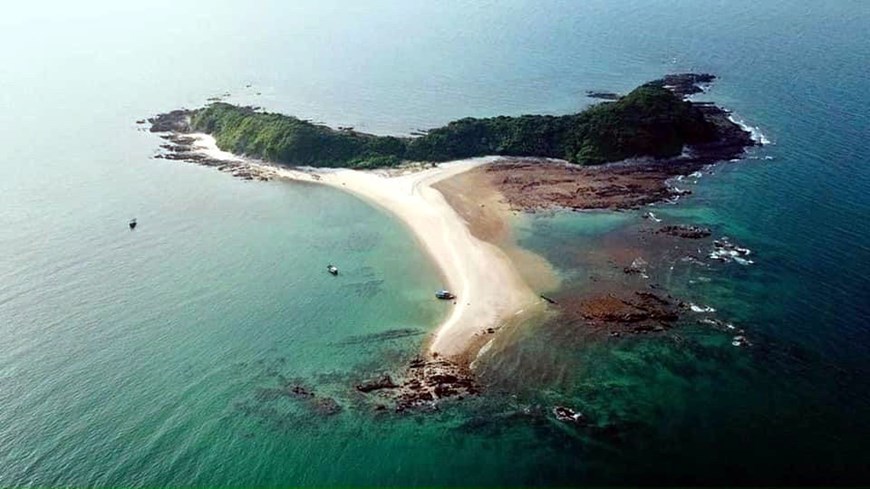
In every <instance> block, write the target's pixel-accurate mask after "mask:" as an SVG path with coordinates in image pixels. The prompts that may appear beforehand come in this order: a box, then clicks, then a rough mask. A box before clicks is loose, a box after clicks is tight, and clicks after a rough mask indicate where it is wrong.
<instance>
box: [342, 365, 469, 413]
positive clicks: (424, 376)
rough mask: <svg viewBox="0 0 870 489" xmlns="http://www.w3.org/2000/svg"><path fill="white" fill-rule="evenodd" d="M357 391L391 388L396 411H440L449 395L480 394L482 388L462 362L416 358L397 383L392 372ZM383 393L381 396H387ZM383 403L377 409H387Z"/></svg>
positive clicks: (386, 389) (388, 389)
mask: <svg viewBox="0 0 870 489" xmlns="http://www.w3.org/2000/svg"><path fill="white" fill-rule="evenodd" d="M356 390H357V391H359V392H362V393H365V394H370V395H377V394H376V393H375V391H387V392H389V394H388V397H389V398H392V400H393V401H394V403H395V412H397V413H401V412H406V411H409V410H424V411H425V410H436V409H438V403H439V401H442V400H444V399H448V398H457V399H461V398H463V397H465V396H470V395H474V394H477V393H478V392H479V388H478V386H477V384H476V383H475V381H474V376H473V374H472V373H471V371H470V370H469V369H468V368H467V367H465V366H463V365H460V364H459V363H456V362H452V361H450V360H444V359H433V360H426V359H423V358H415V359H414V360H412V361H411V363H410V364H409V366H408V370H407V371H406V375H405V378H404V379H402V381H401V383H400V384H396V383H395V382H394V381H393V379H392V378H391V377H390V376H389V375H384V376H382V377H380V378H378V379H375V380H372V381H369V382H364V383H361V384H358V385H357V386H356ZM383 395H384V394H383V393H381V394H380V396H381V397H380V398H381V399H383ZM379 406H383V404H382V403H379V404H377V405H376V406H375V410H376V411H377V410H383V409H382V408H380V407H379Z"/></svg>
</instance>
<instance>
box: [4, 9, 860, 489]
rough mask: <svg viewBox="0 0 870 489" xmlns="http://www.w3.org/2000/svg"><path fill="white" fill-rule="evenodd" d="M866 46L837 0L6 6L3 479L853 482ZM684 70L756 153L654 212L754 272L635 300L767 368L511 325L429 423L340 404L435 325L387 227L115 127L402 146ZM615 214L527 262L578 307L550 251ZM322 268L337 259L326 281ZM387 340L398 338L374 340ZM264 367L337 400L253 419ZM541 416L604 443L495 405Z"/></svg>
mask: <svg viewBox="0 0 870 489" xmlns="http://www.w3.org/2000/svg"><path fill="white" fill-rule="evenodd" d="M868 26H870V4H868V3H866V2H862V1H838V2H826V3H821V2H811V1H773V0H771V1H766V2H760V3H759V2H749V1H732V2H713V1H699V2H691V3H689V2H681V1H661V2H656V3H655V4H654V5H651V4H649V3H647V2H636V1H622V2H604V1H594V2H584V3H580V2H573V1H553V2H521V1H511V2H499V3H495V2H487V3H484V2H460V1H456V2H438V3H437V4H436V3H432V2H428V3H424V2H370V3H365V4H359V5H356V4H349V3H345V2H316V3H315V2H295V3H293V4H291V5H287V4H285V2H261V3H258V4H257V5H254V6H242V5H240V4H238V3H235V2H212V3H210V4H209V5H208V6H207V7H206V6H204V5H196V4H194V3H193V2H160V1H157V2H148V3H121V2H99V1H93V2H86V3H84V4H76V5H67V4H65V3H60V2H57V3H51V2H49V3H45V4H44V3H31V4H26V5H15V6H7V8H6V12H5V13H4V15H3V16H2V18H0V43H2V45H3V46H5V48H4V49H2V50H0V107H3V110H2V111H0V164H2V171H3V173H2V175H3V177H2V179H0V209H2V211H0V250H2V254H0V485H3V486H22V485H40V486H45V485H76V486H130V485H140V486H144V485H148V486H157V485H312V486H324V485H338V484H341V485H376V484H378V485H399V484H401V485H442V484H444V485H449V484H452V485H459V484H463V485H493V484H502V485H505V484H511V485H517V484H526V483H529V484H531V483H535V484H560V485H566V484H572V483H577V484H579V483H612V482H617V483H683V484H700V483H754V484H773V483H782V482H788V483H799V482H808V483H822V482H829V483H835V482H840V483H852V484H861V483H864V484H866V483H868V482H870V473H868V468H867V467H868V466H870V460H868V455H867V454H866V450H865V448H864V445H865V441H866V440H867V439H868V435H870V421H868V420H870V382H868V380H867V379H868V378H870V375H868V373H870V346H868V345H870V341H868V340H870V308H868V304H870V292H868V289H870V281H868V278H867V277H868V274H870V246H868V244H867V243H868V239H870V220H868V218H867V216H868V214H870V193H868V192H867V189H868V186H870V176H868V175H870V174H868V172H867V170H866V169H865V165H866V163H867V161H868V159H870V154H868V153H870V152H868V150H867V146H866V138H867V135H868V134H870V115H868V114H870V97H868V95H870V89H868V88H870V86H868V83H870V82H868V81H867V78H866V72H867V60H868V59H870V37H868V36H867V35H866V31H867V28H868ZM687 70H691V71H709V72H712V73H715V74H717V75H718V76H719V81H718V82H717V83H716V84H715V86H714V87H713V89H712V90H711V91H710V92H709V93H708V94H706V95H704V97H705V98H709V99H712V100H714V101H716V102H718V103H720V104H722V105H724V106H726V107H729V108H731V109H733V110H734V111H735V114H736V115H737V116H739V117H741V118H742V119H744V120H746V121H747V122H748V123H749V124H751V125H753V126H758V127H759V128H760V129H761V131H762V132H763V133H764V134H765V135H766V137H767V138H768V139H769V140H770V141H771V142H772V144H771V145H768V146H766V147H765V148H762V149H760V150H756V151H755V152H753V153H752V155H751V156H753V157H754V159H748V160H746V161H743V162H739V163H735V164H732V165H728V166H720V167H717V168H716V169H714V173H715V174H714V175H706V176H704V177H703V178H702V179H700V181H699V182H698V183H697V184H695V185H694V186H693V190H694V194H693V195H692V196H691V197H690V198H687V199H685V200H683V201H682V202H681V203H680V204H679V205H677V206H673V207H669V208H666V209H662V210H661V211H660V212H661V213H662V215H663V216H665V217H666V218H668V219H671V220H674V221H677V222H683V221H684V222H693V223H703V224H706V225H709V226H711V227H713V228H714V230H715V232H716V233H717V234H719V235H728V236H730V237H732V238H734V239H735V240H736V241H739V242H740V243H741V244H745V245H746V246H748V247H749V248H751V249H752V250H753V251H754V252H755V253H754V256H753V258H754V260H755V264H754V265H751V266H749V267H737V266H729V267H719V268H717V269H715V270H712V271H709V272H708V271H703V272H699V271H698V270H695V269H691V268H687V267H679V266H678V267H676V268H675V270H674V272H673V273H670V274H666V275H665V276H664V278H663V279H662V280H663V281H664V282H666V283H667V285H668V286H669V287H670V288H672V289H673V290H674V291H675V292H677V293H680V294H682V295H684V296H686V297H689V298H691V299H692V300H694V301H697V302H699V303H703V304H709V305H712V306H714V307H715V308H716V309H717V310H718V313H719V314H720V315H721V316H722V317H724V318H727V319H728V320H730V321H733V322H734V323H735V324H738V325H740V326H741V327H744V328H746V330H747V332H748V333H749V334H751V335H752V338H753V339H755V340H756V342H757V344H758V345H761V346H763V348H756V349H754V350H752V349H749V350H747V349H736V348H733V347H731V345H730V343H729V340H730V338H729V337H728V336H727V335H723V334H721V333H719V332H710V331H708V330H704V329H702V328H699V327H694V326H686V327H685V328H684V329H683V330H681V331H680V333H679V334H680V335H681V337H682V338H683V342H682V343H680V344H679V345H676V344H675V343H674V342H673V341H671V340H670V339H669V337H660V338H638V339H631V340H627V341H623V342H619V343H614V342H600V341H594V340H592V339H590V338H589V337H588V336H586V335H584V334H583V333H582V331H578V329H577V327H576V325H572V324H565V323H563V322H560V321H558V320H557V321H554V322H548V323H544V324H530V325H527V326H526V327H525V328H520V329H518V330H517V331H514V332H513V333H512V334H511V335H505V337H504V341H503V342H502V343H503V344H501V345H499V348H494V349H493V351H492V353H491V355H489V356H488V357H487V358H486V359H485V362H483V363H484V365H483V367H482V369H483V372H484V374H485V378H486V379H488V381H489V382H491V383H492V388H491V390H490V394H488V395H486V396H484V397H483V398H481V399H477V400H473V401H469V402H466V403H464V404H462V405H460V406H455V407H453V408H451V409H445V410H444V411H442V412H441V413H439V414H437V415H434V416H426V417H424V416H419V417H418V416H410V417H400V418H395V417H386V418H382V417H378V416H374V415H372V414H371V413H370V410H369V407H367V406H365V405H362V406H360V405H359V404H360V402H361V401H360V400H359V399H357V398H356V397H354V395H353V394H352V393H348V388H347V386H348V385H351V384H352V382H353V381H354V379H358V378H359V377H360V376H364V375H368V374H370V373H371V372H375V371H379V370H382V369H383V370H389V369H392V368H398V366H399V365H401V364H402V362H403V361H404V360H406V359H407V358H408V357H409V356H411V355H413V354H414V353H415V352H416V351H418V350H419V348H420V345H421V344H422V341H423V338H424V334H425V332H427V331H430V330H431V328H432V327H434V325H435V324H437V321H438V319H439V318H440V317H441V315H442V314H443V311H442V310H440V309H439V308H438V305H437V304H434V303H432V302H431V301H430V300H429V297H430V294H431V290H432V289H433V288H436V287H437V285H434V284H435V283H437V280H438V278H437V273H436V272H435V271H434V270H433V269H432V267H431V266H430V265H428V264H426V263H427V262H426V260H425V258H424V256H423V254H422V252H420V251H419V250H418V249H417V247H416V245H415V243H414V241H413V239H412V238H411V237H410V236H409V235H408V233H407V232H406V231H405V230H404V229H403V228H402V227H401V225H400V224H399V223H397V222H395V221H394V220H393V219H391V218H390V217H389V216H385V215H383V214H381V213H380V212H379V211H377V210H375V209H372V208H369V207H368V206H365V205H364V204H362V203H361V202H359V201H358V200H356V199H354V198H352V197H350V196H347V195H344V194H342V193H340V192H336V191H334V190H330V189H323V188H319V187H313V186H298V185H286V184H280V183H266V184H263V183H259V184H255V183H247V182H242V181H238V180H234V179H231V178H229V177H228V176H226V175H224V174H220V173H217V172H214V171H211V170H208V169H204V168H198V167H193V166H186V165H180V164H176V163H172V162H164V161H155V160H152V159H151V158H150V156H151V155H152V154H153V153H154V150H155V149H156V146H157V144H158V142H157V141H156V140H155V139H154V138H152V137H151V136H149V135H148V134H145V133H141V132H138V131H137V129H136V126H135V124H134V123H133V122H134V121H135V120H136V119H139V118H142V117H145V116H148V115H150V114H153V113H155V112H159V111H163V110H166V109H172V108H176V107H178V106H182V105H185V106H193V105H198V104H201V103H203V102H204V101H205V99H206V98H208V97H210V96H213V95H219V94H221V93H224V92H231V93H232V94H233V96H232V97H231V100H233V101H237V102H244V103H255V104H258V105H262V106H264V107H267V108H268V109H270V110H275V111H282V112H287V113H292V114H295V115H298V116H300V117H304V118H309V119H313V120H318V121H323V122H326V123H329V124H330V125H335V126H337V125H351V126H355V127H357V128H358V129H362V130H367V131H372V132H376V133H400V134H406V133H409V132H411V131H413V130H415V129H418V128H426V127H433V126H436V125H439V124H442V123H444V122H447V121H449V120H452V119H456V118H459V117H463V116H489V115H498V114H521V113H553V114H560V113H568V112H573V111H577V110H579V109H581V108H582V107H584V106H585V105H587V104H589V103H590V102H591V100H589V99H587V98H585V97H584V92H585V90H587V89H605V90H614V91H626V90H629V89H631V88H633V87H634V86H636V85H638V84H640V83H642V82H645V81H648V80H650V79H654V78H657V77H659V76H661V75H662V74H663V73H667V72H674V71H687ZM248 84H251V87H250V88H246V85H248ZM258 93H259V95H258ZM765 156H769V157H771V158H772V159H770V160H767V159H764V157H765ZM132 216H137V217H139V219H140V222H141V229H138V230H137V231H136V232H135V233H129V232H127V230H126V228H125V226H126V220H127V219H128V218H130V217H132ZM636 221H637V219H636V216H633V215H630V214H626V215H621V216H616V217H614V216H611V215H605V214H584V215H556V216H551V217H540V218H535V219H531V220H530V221H529V222H527V223H526V225H525V226H524V227H523V229H522V235H523V240H522V243H523V244H524V245H526V246H528V247H529V248H531V249H533V250H535V251H538V252H540V253H541V254H543V255H544V256H546V257H547V258H549V259H550V260H551V262H552V263H553V264H554V265H555V266H556V267H557V268H558V270H559V272H560V273H561V274H563V276H564V277H566V278H567V280H566V287H582V286H583V277H584V276H585V275H586V274H588V273H589V272H590V270H588V269H586V268H584V267H585V266H586V264H585V262H584V261H583V259H582V258H578V256H579V255H580V254H582V253H584V251H585V250H588V249H594V248H593V247H594V246H596V245H597V244H600V243H601V240H604V239H607V238H606V236H608V235H609V234H608V233H613V232H615V233H619V232H622V231H623V230H624V229H626V228H627V227H629V226H632V225H633V224H632V223H634V222H636ZM324 222H328V223H330V225H329V226H324V225H323V223H324ZM566 250H567V251H566ZM569 251H570V252H569ZM327 261H340V262H341V263H342V264H344V263H348V264H351V265H348V266H347V271H348V279H347V282H344V283H342V285H341V286H340V287H336V282H335V281H331V277H328V276H326V275H325V274H324V273H323V272H322V264H323V263H324V262H327ZM421 264H426V265H421ZM593 272H594V270H593ZM699 276H703V277H704V278H706V279H708V281H697V278H698V277H699ZM398 329H408V330H413V331H416V332H418V333H419V334H415V335H412V336H407V337H404V338H402V339H399V340H388V341H376V340H375V339H376V338H377V336H372V335H376V334H377V333H382V332H385V331H387V332H388V331H393V330H398ZM373 338H375V339H373ZM279 376H285V377H288V378H300V379H301V381H303V382H305V383H306V384H308V385H311V386H313V387H314V388H315V389H316V390H317V391H318V392H319V393H324V394H325V395H329V396H332V397H334V398H335V399H337V400H338V402H339V403H340V404H341V405H342V406H343V408H344V409H343V411H342V412H341V413H340V414H338V415H336V416H331V417H323V418H321V417H318V416H312V415H311V413H310V412H307V411H305V408H304V406H300V405H297V404H293V403H289V402H288V403H284V404H281V403H277V404H276V403H270V402H261V401H260V400H258V398H257V395H256V394H257V392H258V389H261V388H263V387H271V386H274V385H275V383H276V382H277V380H276V379H277V378H279ZM553 403H571V404H572V405H575V406H577V407H578V408H582V409H584V411H585V412H588V413H589V415H590V416H592V417H594V419H596V421H597V422H598V423H599V424H600V425H601V426H605V425H606V426H613V427H614V428H613V430H614V432H602V433H594V432H577V431H573V430H571V429H568V428H566V427H565V426H563V425H559V424H558V423H554V422H551V421H550V420H549V419H547V418H542V417H535V416H528V415H524V414H522V413H524V410H530V411H531V412H535V406H536V405H542V406H546V405H550V404H553Z"/></svg>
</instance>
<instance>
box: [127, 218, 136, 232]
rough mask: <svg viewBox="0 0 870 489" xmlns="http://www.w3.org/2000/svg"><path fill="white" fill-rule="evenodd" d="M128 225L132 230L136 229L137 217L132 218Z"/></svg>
mask: <svg viewBox="0 0 870 489" xmlns="http://www.w3.org/2000/svg"><path fill="white" fill-rule="evenodd" d="M127 225H128V226H130V231H132V230H134V229H136V219H135V218H133V219H130V222H128V223H127Z"/></svg>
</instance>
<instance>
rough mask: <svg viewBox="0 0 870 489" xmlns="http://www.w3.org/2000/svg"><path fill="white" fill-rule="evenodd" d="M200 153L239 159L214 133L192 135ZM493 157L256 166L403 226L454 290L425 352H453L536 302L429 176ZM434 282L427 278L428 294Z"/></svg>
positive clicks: (437, 176)
mask: <svg viewBox="0 0 870 489" xmlns="http://www.w3.org/2000/svg"><path fill="white" fill-rule="evenodd" d="M196 136H197V138H198V139H199V141H198V146H199V148H200V149H201V150H203V152H205V153H207V154H208V155H209V156H212V157H214V158H217V159H226V160H235V161H240V160H241V158H239V157H237V156H234V155H232V154H230V153H226V152H223V151H220V150H219V149H217V146H216V145H215V144H214V139H213V138H211V137H209V136H205V135H196ZM495 159H496V158H493V157H487V158H474V159H468V160H461V161H455V162H450V163H443V164H440V165H438V166H437V167H434V168H429V169H426V170H420V171H414V172H410V173H406V174H399V175H395V173H397V172H395V171H358V170H348V169H337V170H329V169H325V170H324V169H317V171H316V172H308V171H298V170H291V169H286V168H281V167H275V166H269V165H258V164H257V163H256V162H249V164H250V165H251V166H252V167H255V166H259V167H260V169H261V170H262V171H264V172H266V173H268V174H270V175H274V176H278V177H284V178H289V179H293V180H303V181H307V182H312V181H315V182H319V183H322V184H326V185H330V186H333V187H336V188H340V189H342V190H345V191H348V192H351V193H353V194H355V195H357V196H360V197H362V198H363V199H365V200H367V201H369V202H371V203H374V204H375V205H377V206H380V207H382V208H384V209H386V210H387V211H389V212H390V213H392V214H393V215H395V216H396V217H398V218H399V219H400V220H401V221H402V222H404V223H405V225H407V226H408V227H409V228H410V229H411V231H412V232H413V233H414V235H415V236H416V238H417V239H418V240H419V241H420V242H421V243H422V244H423V246H424V247H425V249H426V251H427V252H428V253H429V255H430V256H431V257H432V259H433V260H434V261H435V264H436V265H437V266H438V268H439V269H440V271H441V273H442V274H443V278H444V279H445V280H446V282H447V283H446V284H443V285H444V286H445V287H446V288H448V289H450V290H451V291H452V292H453V293H455V294H456V295H457V300H456V301H455V302H456V303H455V304H453V303H451V302H446V303H445V306H446V307H449V308H451V311H450V313H449V315H448V316H447V319H445V320H444V322H443V323H441V325H440V326H439V327H438V328H437V330H436V331H435V334H434V336H433V338H432V341H431V342H430V344H429V353H430V354H438V355H439V356H446V357H456V356H461V355H463V354H465V353H467V352H468V350H469V349H470V348H471V347H472V346H475V345H477V346H478V347H479V346H480V341H479V335H477V334H478V333H480V332H483V331H485V330H486V329H487V328H496V327H499V326H501V325H502V324H503V323H504V321H506V320H508V319H510V318H512V317H514V316H516V315H518V314H520V313H522V312H523V311H525V310H527V309H529V308H531V307H533V306H535V305H536V304H540V303H541V300H540V299H539V297H538V296H537V295H536V294H535V293H534V292H533V291H532V290H531V288H529V286H528V285H527V284H526V283H525V282H524V281H523V279H522V277H521V276H520V275H519V273H518V271H517V269H516V268H515V267H514V265H513V264H512V262H511V260H510V259H509V258H508V256H507V255H506V254H505V253H504V252H503V251H502V250H501V249H500V248H498V247H497V246H495V245H493V244H490V243H487V242H485V241H482V240H480V239H478V238H477V237H475V236H474V235H472V233H471V232H470V231H469V229H468V226H467V225H466V223H465V221H464V220H463V219H462V217H460V216H459V214H457V212H456V211H455V210H454V209H453V208H452V207H451V206H450V204H448V203H447V200H445V198H444V196H443V195H442V194H441V192H439V191H438V190H436V189H435V188H433V185H434V184H435V183H437V182H440V181H442V180H445V179H447V178H450V177H452V176H455V175H458V174H460V173H463V172H465V171H467V170H470V169H472V168H475V167H477V166H480V165H484V164H486V163H491V162H492V161H494V160H495ZM441 285H442V284H432V292H433V294H434V292H435V290H436V289H438V288H440V287H441Z"/></svg>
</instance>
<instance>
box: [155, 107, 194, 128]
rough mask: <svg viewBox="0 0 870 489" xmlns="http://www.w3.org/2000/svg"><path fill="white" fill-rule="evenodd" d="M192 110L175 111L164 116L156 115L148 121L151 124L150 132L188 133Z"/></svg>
mask: <svg viewBox="0 0 870 489" xmlns="http://www.w3.org/2000/svg"><path fill="white" fill-rule="evenodd" d="M192 115H193V111H192V110H187V109H177V110H173V111H171V112H167V113H165V114H158V115H156V116H154V117H151V118H149V119H148V122H149V123H151V129H150V130H151V132H174V133H188V132H190V118H191V116H192Z"/></svg>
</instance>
